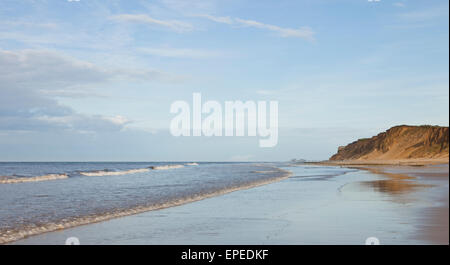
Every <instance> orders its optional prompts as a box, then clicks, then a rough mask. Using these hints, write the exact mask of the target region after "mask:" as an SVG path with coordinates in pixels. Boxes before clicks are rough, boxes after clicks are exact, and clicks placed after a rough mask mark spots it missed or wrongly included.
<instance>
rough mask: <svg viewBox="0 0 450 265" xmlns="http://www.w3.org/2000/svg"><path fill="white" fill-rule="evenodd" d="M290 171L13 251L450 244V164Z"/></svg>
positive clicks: (36, 239)
mask: <svg viewBox="0 0 450 265" xmlns="http://www.w3.org/2000/svg"><path fill="white" fill-rule="evenodd" d="M284 169H287V170H290V171H292V176H291V177H290V178H288V179H284V180H281V181H279V182H276V183H272V184H268V185H264V186H260V187H256V188H252V189H247V190H240V191H236V192H232V193H229V194H225V195H222V196H217V197H213V198H208V199H205V200H201V201H197V202H194V203H189V204H185V205H181V206H177V207H172V208H167V209H162V210H157V211H150V212H146V213H142V214H137V215H133V216H127V217H123V218H117V219H113V220H110V221H106V222H101V223H95V224H90V225H85V226H80V227H76V228H71V229H67V230H61V231H57V232H51V233H47V234H42V235H38V236H34V237H30V238H27V239H24V240H20V241H16V242H14V243H13V244H64V243H65V240H66V239H67V238H68V237H77V238H78V239H79V240H80V243H81V244H354V245H360V244H364V243H365V240H366V239H367V238H368V237H377V238H378V239H379V241H380V243H381V244H448V215H449V212H448V170H449V167H448V164H445V165H430V166H423V167H417V166H370V167H367V166H366V168H364V169H362V168H348V167H340V166H327V167H324V166H319V165H302V166H291V167H286V168H284Z"/></svg>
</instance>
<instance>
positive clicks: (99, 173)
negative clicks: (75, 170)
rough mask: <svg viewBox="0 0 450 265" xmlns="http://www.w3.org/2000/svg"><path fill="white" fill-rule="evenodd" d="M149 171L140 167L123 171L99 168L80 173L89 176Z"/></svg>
mask: <svg viewBox="0 0 450 265" xmlns="http://www.w3.org/2000/svg"><path fill="white" fill-rule="evenodd" d="M147 171H149V169H148V168H138V169H130V170H123V171H111V170H106V169H105V170H97V171H87V172H80V175H83V176H89V177H98V176H118V175H127V174H135V173H143V172H147Z"/></svg>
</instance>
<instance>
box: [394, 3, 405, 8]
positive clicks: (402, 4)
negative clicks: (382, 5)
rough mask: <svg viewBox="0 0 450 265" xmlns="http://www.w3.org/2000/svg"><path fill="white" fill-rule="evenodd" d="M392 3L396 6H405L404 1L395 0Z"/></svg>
mask: <svg viewBox="0 0 450 265" xmlns="http://www.w3.org/2000/svg"><path fill="white" fill-rule="evenodd" d="M392 5H393V6H396V7H405V6H406V5H405V3H402V2H395V3H393V4H392Z"/></svg>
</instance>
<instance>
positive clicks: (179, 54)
mask: <svg viewBox="0 0 450 265" xmlns="http://www.w3.org/2000/svg"><path fill="white" fill-rule="evenodd" d="M138 51H140V52H142V53H145V54H150V55H154V56H161V57H171V58H195V59H205V58H211V57H218V56H220V55H221V54H220V53H219V52H215V51H206V50H196V49H177V48H138Z"/></svg>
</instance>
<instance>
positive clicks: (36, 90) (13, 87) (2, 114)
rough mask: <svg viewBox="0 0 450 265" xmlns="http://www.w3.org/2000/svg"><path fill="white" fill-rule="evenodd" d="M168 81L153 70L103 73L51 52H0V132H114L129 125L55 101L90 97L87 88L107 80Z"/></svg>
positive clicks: (120, 120) (93, 66)
mask: <svg viewBox="0 0 450 265" xmlns="http://www.w3.org/2000/svg"><path fill="white" fill-rule="evenodd" d="M170 77H171V75H168V74H167V75H166V74H164V73H163V72H159V71H155V70H147V69H129V68H127V69H106V68H102V67H100V66H97V65H94V64H92V63H90V62H86V61H82V60H78V59H76V58H73V57H69V56H66V55H64V54H60V53H57V52H53V51H46V50H16V51H8V50H0V130H32V131H38V130H49V129H53V130H54V129H62V130H74V131H85V132H86V131H118V130H121V129H123V128H124V126H125V125H127V124H129V123H130V122H131V121H129V120H128V119H127V118H125V117H123V116H104V115H87V114H82V113H78V112H76V111H75V110H74V109H72V108H70V107H68V106H64V105H61V104H60V103H59V102H58V101H57V100H56V99H55V97H61V96H66V97H80V96H81V97H87V96H92V91H89V90H88V89H86V88H89V87H92V86H93V85H97V84H107V82H109V81H116V80H143V81H147V80H155V79H161V78H163V79H165V78H170ZM90 93H91V94H90ZM94 94H95V93H94Z"/></svg>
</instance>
